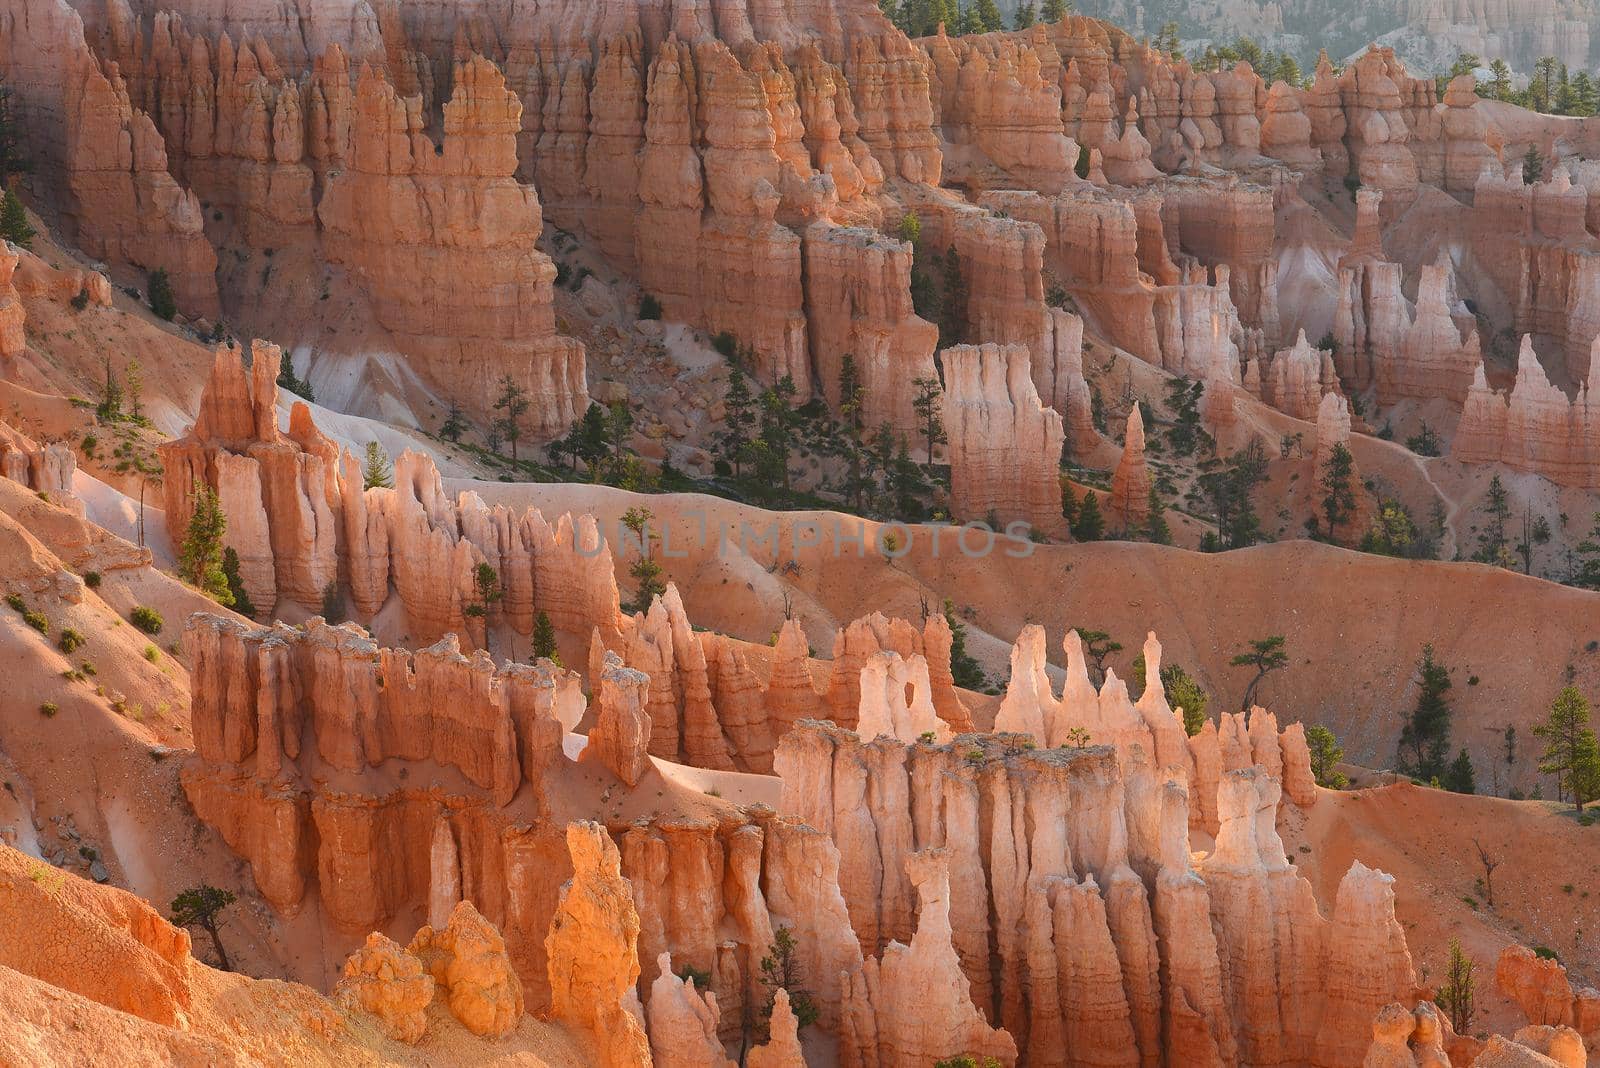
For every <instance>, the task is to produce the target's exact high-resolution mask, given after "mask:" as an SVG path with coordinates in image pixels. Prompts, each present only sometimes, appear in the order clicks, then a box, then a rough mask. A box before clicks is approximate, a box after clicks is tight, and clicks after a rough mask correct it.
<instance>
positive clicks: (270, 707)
mask: <svg viewBox="0 0 1600 1068" xmlns="http://www.w3.org/2000/svg"><path fill="white" fill-rule="evenodd" d="M185 642H186V645H187V648H188V652H189V656H190V657H191V664H192V670H191V676H190V677H191V684H192V687H193V694H194V697H193V711H192V718H193V729H194V737H195V750H196V752H195V757H194V759H193V760H192V761H191V763H190V765H189V766H188V767H187V768H186V769H185V771H184V775H183V781H184V789H185V791H186V793H187V794H188V796H189V799H190V802H191V803H192V804H193V805H194V808H195V811H196V812H197V813H198V814H199V815H200V817H201V819H203V820H205V821H206V822H208V823H210V824H212V825H214V826H216V827H218V829H219V830H220V831H221V833H222V835H223V837H224V838H225V839H226V840H227V841H228V842H229V844H230V845H231V846H233V847H234V848H235V849H236V850H238V851H239V852H240V853H241V854H242V855H243V856H244V857H245V859H246V860H247V861H249V862H250V864H251V866H252V869H253V871H254V874H255V878H256V884H257V886H258V887H259V888H260V890H261V893H262V896H263V897H265V898H266V900H267V901H268V902H269V903H270V904H271V905H272V906H273V907H274V908H276V909H278V910H280V911H283V912H288V913H292V912H294V911H295V910H296V909H297V908H298V907H299V905H300V903H301V901H302V900H303V898H304V896H305V894H306V892H307V890H308V889H309V887H310V886H311V885H312V884H313V883H316V884H317V885H318V886H319V888H320V896H321V904H322V908H323V911H324V915H325V916H326V917H327V919H328V921H329V922H330V923H332V924H333V925H335V926H336V927H338V928H340V929H343V930H356V931H364V930H373V929H376V928H381V927H383V926H385V924H386V923H387V921H388V920H389V919H391V918H392V917H393V916H394V915H395V914H396V912H397V910H398V909H400V908H401V907H402V906H404V905H406V904H407V903H409V902H412V901H418V900H423V899H426V898H427V897H428V896H429V894H430V883H431V882H432V881H433V880H432V879H431V877H430V873H431V871H432V868H433V861H434V859H435V858H434V854H435V852H436V851H435V850H434V841H435V839H434V838H433V837H430V835H429V834H428V833H423V834H420V835H418V836H417V838H416V840H415V841H410V842H408V843H407V845H406V847H405V848H406V849H407V850H409V851H410V856H411V859H410V862H409V863H405V864H399V863H395V862H394V858H393V857H385V856H380V855H376V854H373V853H371V852H369V851H368V849H367V847H366V846H365V845H364V844H363V843H365V842H366V840H367V838H368V836H370V835H373V834H377V833H379V831H380V828H381V827H382V826H383V825H384V823H385V821H387V820H389V819H393V818H398V816H399V814H401V813H411V814H412V816H411V817H410V818H417V816H418V815H423V816H425V820H426V821H425V823H424V826H425V827H427V828H428V829H429V830H432V829H433V828H434V822H435V817H436V816H437V815H439V814H440V808H439V804H440V802H439V801H438V800H435V799H433V798H431V797H430V795H429V794H428V793H427V792H426V790H425V789H424V790H423V791H420V792H419V791H418V790H416V789H415V788H413V787H408V786H407V785H406V784H405V782H404V780H401V781H399V782H391V781H387V780H386V777H383V776H371V777H368V778H367V779H366V780H365V784H364V787H363V788H362V789H360V790H351V791H349V792H345V793H341V794H339V795H336V796H334V797H326V798H325V797H322V796H320V795H318V794H317V793H316V792H315V790H314V789H313V787H312V786H310V785H307V784H308V783H309V782H310V779H309V778H308V779H305V780H301V779H299V777H298V776H299V774H302V773H303V774H306V775H308V776H309V775H310V774H311V772H312V771H313V770H314V769H327V771H328V772H330V773H331V772H338V773H346V774H349V773H364V772H367V771H368V770H369V769H372V768H376V767H379V766H381V765H383V764H384V763H385V762H387V761H392V760H398V761H403V762H416V761H429V762H432V764H433V765H435V766H437V767H439V768H440V769H441V770H442V771H444V772H447V780H446V781H448V782H450V783H453V784H454V785H453V786H451V787H450V788H449V789H450V791H451V793H450V796H451V797H452V798H453V799H454V800H452V802H451V803H450V804H448V805H446V812H447V813H450V812H452V810H459V811H460V812H461V813H466V812H483V813H494V812H497V811H500V810H506V813H507V815H506V818H510V817H511V815H512V814H523V815H524V817H525V816H526V813H528V812H532V813H537V812H539V811H541V810H542V809H543V806H544V804H545V800H544V797H543V789H542V786H541V784H542V781H543V779H544V776H545V775H546V774H547V773H548V772H549V770H550V769H551V768H552V767H557V766H559V765H560V764H561V763H562V762H564V761H565V760H566V758H565V757H564V756H563V755H562V753H561V749H560V744H561V737H562V733H563V727H562V723H561V721H560V720H559V719H558V718H557V716H556V709H557V706H558V703H560V702H561V701H562V700H563V699H562V697H561V696H560V694H562V693H563V692H575V691H576V690H577V689H578V688H579V686H580V683H579V681H578V678H577V676H576V675H574V674H572V673H570V672H564V671H561V670H559V669H552V668H551V667H550V666H549V665H548V664H543V665H538V666H536V665H526V664H510V665H507V666H506V667H505V668H503V669H500V670H496V669H495V667H494V666H493V664H492V663H491V662H490V660H489V658H488V657H487V655H485V654H482V653H479V654H478V655H477V656H475V657H474V658H472V659H468V658H467V657H464V656H462V655H461V653H460V652H459V646H458V643H457V642H456V640H455V639H454V637H451V638H448V639H446V640H445V641H442V642H440V643H439V644H438V645H436V646H434V647H433V648H431V649H425V650H422V651H420V652H417V653H414V654H413V653H407V652H403V651H398V650H389V649H380V648H378V646H377V644H376V643H375V642H373V641H372V640H371V639H370V638H369V637H368V636H367V635H366V634H365V632H363V631H362V630H361V629H360V628H358V627H356V626H355V625H354V624H344V625H343V626H340V627H330V626H328V625H326V624H324V623H322V622H321V621H320V620H313V621H312V623H311V624H310V625H309V626H308V627H307V628H306V629H304V630H300V629H296V628H292V627H288V626H285V625H282V624H280V625H278V626H276V627H274V628H271V629H258V628H251V627H248V626H245V625H243V624H240V623H233V622H228V621H226V620H223V619H220V618H217V617H213V616H199V615H197V616H195V617H194V618H193V619H191V621H190V624H189V627H188V629H187V631H186V633H185ZM303 737H304V738H307V739H310V740H311V744H310V745H304V744H303V743H302V738H303ZM318 773H319V774H320V773H321V772H320V771H319V772H318ZM357 781H361V780H357ZM524 783H527V784H529V785H530V786H531V789H530V790H527V791H522V792H521V800H520V801H519V802H518V804H516V805H513V804H512V802H513V800H514V799H516V798H517V797H518V794H519V789H520V787H522V785H523V784H524ZM452 823H454V831H455V838H456V840H457V843H458V846H457V849H458V858H459V859H456V860H455V861H454V863H453V864H452V865H450V866H451V867H453V868H454V869H455V871H457V872H459V873H461V875H460V876H458V877H459V878H461V879H463V881H464V882H465V884H466V890H467V891H468V892H469V893H472V896H473V898H474V900H475V901H476V902H477V903H478V904H479V905H480V907H482V908H485V909H488V910H490V911H491V913H492V915H491V918H492V919H493V918H498V917H501V916H503V913H501V912H500V909H501V908H502V907H503V905H504V899H503V898H502V897H500V896H499V892H498V891H496V892H495V893H492V894H491V893H489V892H488V891H487V890H485V889H483V887H482V886H481V885H480V882H481V879H482V875H481V873H482V871H483V869H482V867H481V865H482V863H483V860H482V851H483V850H484V849H486V848H489V847H490V845H491V842H492V843H495V844H494V846H493V848H495V849H496V850H498V848H499V846H498V837H497V836H496V835H495V832H494V831H493V830H492V829H491V828H490V827H488V826H486V825H484V824H483V823H481V822H475V821H473V820H467V819H464V818H463V819H462V820H461V821H459V822H458V821H456V820H452ZM485 834H488V835H490V837H489V838H487V839H486V838H484V837H483V835H485ZM474 887H478V891H477V892H472V891H473V888H474Z"/></svg>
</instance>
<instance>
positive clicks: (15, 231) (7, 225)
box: [0, 189, 38, 248]
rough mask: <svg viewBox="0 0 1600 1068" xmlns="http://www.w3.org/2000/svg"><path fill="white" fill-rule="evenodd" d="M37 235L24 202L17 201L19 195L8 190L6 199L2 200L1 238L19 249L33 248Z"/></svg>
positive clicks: (0, 216)
mask: <svg viewBox="0 0 1600 1068" xmlns="http://www.w3.org/2000/svg"><path fill="white" fill-rule="evenodd" d="M37 233H38V231H37V230H35V229H34V228H33V226H32V224H30V223H29V222H28V212H27V209H26V208H24V207H23V206H22V201H20V200H18V199H17V194H15V193H13V192H12V191H11V190H9V189H7V190H6V191H5V196H4V198H3V199H0V237H3V238H5V239H6V240H7V241H9V242H11V243H12V244H13V245H16V246H17V247H18V248H31V247H33V238H34V235H36V234H37Z"/></svg>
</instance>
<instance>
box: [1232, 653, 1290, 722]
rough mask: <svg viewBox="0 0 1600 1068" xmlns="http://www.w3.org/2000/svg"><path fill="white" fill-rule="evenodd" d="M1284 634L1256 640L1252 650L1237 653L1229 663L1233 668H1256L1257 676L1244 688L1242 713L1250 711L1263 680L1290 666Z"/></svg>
mask: <svg viewBox="0 0 1600 1068" xmlns="http://www.w3.org/2000/svg"><path fill="white" fill-rule="evenodd" d="M1283 642H1284V638H1283V635H1282V634H1273V635H1270V636H1268V637H1265V638H1255V639H1253V640H1252V641H1251V642H1250V648H1249V649H1246V650H1244V651H1242V652H1239V653H1235V654H1234V656H1233V659H1232V660H1229V661H1228V663H1229V664H1230V665H1232V666H1233V667H1249V668H1255V672H1256V673H1255V674H1254V675H1252V676H1251V677H1250V682H1249V683H1248V684H1247V685H1246V686H1245V688H1244V700H1243V701H1242V702H1241V703H1240V705H1239V710H1240V711H1241V712H1243V711H1248V710H1249V708H1250V707H1251V705H1253V704H1254V703H1255V699H1256V688H1257V687H1258V686H1260V685H1261V680H1262V679H1264V678H1266V677H1267V676H1268V675H1270V674H1272V673H1273V672H1274V671H1277V670H1278V669H1280V668H1284V667H1288V666H1289V654H1288V653H1287V652H1286V651H1285V650H1284V648H1283Z"/></svg>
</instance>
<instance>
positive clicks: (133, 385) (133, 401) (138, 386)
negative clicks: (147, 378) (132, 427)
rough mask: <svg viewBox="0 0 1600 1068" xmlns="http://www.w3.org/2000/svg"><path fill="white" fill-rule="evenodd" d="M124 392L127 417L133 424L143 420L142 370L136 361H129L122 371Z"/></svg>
mask: <svg viewBox="0 0 1600 1068" xmlns="http://www.w3.org/2000/svg"><path fill="white" fill-rule="evenodd" d="M122 377H123V381H124V383H125V385H124V387H123V388H124V391H125V392H126V393H127V396H128V415H129V417H130V418H132V419H133V421H134V422H136V423H137V422H140V421H142V420H143V419H144V368H143V367H141V366H139V361H138V360H129V361H128V366H127V367H125V368H123V371H122Z"/></svg>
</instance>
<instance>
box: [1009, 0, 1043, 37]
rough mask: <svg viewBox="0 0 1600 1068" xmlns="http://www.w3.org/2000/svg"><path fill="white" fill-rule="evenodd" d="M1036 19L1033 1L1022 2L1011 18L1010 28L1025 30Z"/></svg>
mask: <svg viewBox="0 0 1600 1068" xmlns="http://www.w3.org/2000/svg"><path fill="white" fill-rule="evenodd" d="M1038 17H1039V16H1038V14H1037V13H1036V12H1035V10H1034V7H1033V0H1023V3H1021V4H1018V5H1017V11H1016V14H1014V15H1012V16H1011V28H1012V29H1013V30H1026V29H1027V28H1028V27H1030V26H1032V25H1033V24H1034V23H1035V22H1036V21H1037V20H1038Z"/></svg>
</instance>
